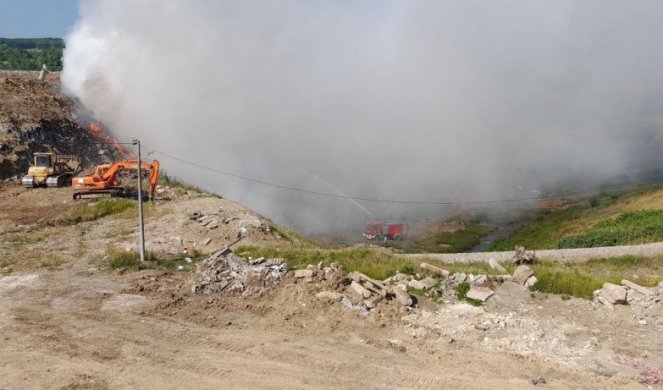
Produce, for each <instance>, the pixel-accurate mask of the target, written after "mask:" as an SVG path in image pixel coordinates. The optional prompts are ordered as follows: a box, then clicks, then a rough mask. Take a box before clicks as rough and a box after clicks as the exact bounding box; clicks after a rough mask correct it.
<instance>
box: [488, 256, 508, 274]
mask: <svg viewBox="0 0 663 390" xmlns="http://www.w3.org/2000/svg"><path fill="white" fill-rule="evenodd" d="M488 265H489V266H490V268H492V269H494V270H495V271H497V272H501V273H503V274H505V273H506V272H507V271H506V268H504V267H502V266H501V265H500V263H498V262H497V260H495V259H490V260H488Z"/></svg>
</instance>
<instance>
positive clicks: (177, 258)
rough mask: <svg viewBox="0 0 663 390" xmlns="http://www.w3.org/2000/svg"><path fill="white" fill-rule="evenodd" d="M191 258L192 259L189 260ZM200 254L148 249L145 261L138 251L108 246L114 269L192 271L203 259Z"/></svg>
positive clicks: (109, 259) (109, 262) (109, 258)
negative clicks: (165, 252)
mask: <svg viewBox="0 0 663 390" xmlns="http://www.w3.org/2000/svg"><path fill="white" fill-rule="evenodd" d="M187 259H190V261H187ZM202 260H203V258H202V257H200V256H186V255H158V254H156V253H154V252H151V251H148V252H147V253H145V262H141V261H140V255H139V253H138V252H134V251H126V250H123V249H119V248H114V247H109V248H108V266H109V267H110V268H113V269H120V268H123V269H130V270H134V271H137V270H143V269H165V270H169V271H187V272H188V271H192V270H194V269H195V265H196V263H199V262H200V261H202Z"/></svg>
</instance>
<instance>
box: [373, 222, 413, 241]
mask: <svg viewBox="0 0 663 390" xmlns="http://www.w3.org/2000/svg"><path fill="white" fill-rule="evenodd" d="M408 230H409V225H408V224H406V223H399V222H382V221H377V220H373V221H368V222H367V223H366V227H365V228H364V232H363V234H362V236H364V238H366V239H368V240H382V239H386V240H394V241H401V240H404V239H405V237H406V235H407V232H408Z"/></svg>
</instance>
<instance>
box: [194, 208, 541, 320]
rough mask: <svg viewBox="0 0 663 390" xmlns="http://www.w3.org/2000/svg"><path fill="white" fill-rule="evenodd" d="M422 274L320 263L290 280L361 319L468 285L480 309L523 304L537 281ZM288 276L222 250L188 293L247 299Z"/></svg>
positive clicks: (519, 276) (450, 298) (437, 271)
mask: <svg viewBox="0 0 663 390" xmlns="http://www.w3.org/2000/svg"><path fill="white" fill-rule="evenodd" d="M198 219H199V218H198ZM421 269H422V272H421V274H422V275H420V274H416V275H409V274H403V273H396V274H395V275H393V276H391V277H389V278H387V279H385V280H384V281H380V280H375V279H373V278H371V277H369V276H367V275H364V274H363V273H360V272H349V273H348V272H346V271H345V270H344V268H343V266H342V265H341V264H339V263H337V262H335V263H332V264H330V265H329V266H325V264H324V262H318V263H317V264H309V265H308V266H306V267H305V268H303V269H297V270H293V271H292V272H290V278H292V279H291V280H292V281H294V283H295V284H299V283H303V284H304V286H305V290H303V291H311V290H312V291H311V292H310V293H311V294H312V295H313V294H314V295H315V298H316V299H317V300H318V301H320V302H323V303H326V304H338V303H340V304H341V305H342V306H343V307H346V308H348V309H351V310H353V311H356V312H358V313H359V314H361V315H368V314H370V312H371V310H374V309H376V308H378V307H379V306H380V305H383V304H389V302H392V304H396V305H398V306H402V307H406V308H409V307H412V306H414V305H416V304H417V298H416V295H419V296H422V297H423V296H425V297H427V298H430V299H433V300H436V301H438V302H441V301H444V302H449V303H453V302H457V301H458V300H459V298H458V296H457V292H456V290H457V289H458V288H459V286H461V284H464V283H465V284H466V285H469V286H468V287H469V288H468V292H467V295H466V297H467V298H469V299H472V300H476V301H479V302H481V303H490V300H491V299H492V297H494V296H496V297H498V298H497V300H498V301H500V300H504V299H505V298H507V297H508V296H510V295H511V294H512V291H513V290H514V288H517V289H522V290H523V291H524V293H520V292H519V293H518V296H519V298H518V302H524V300H525V299H526V298H523V297H520V295H524V296H528V293H527V291H529V290H528V289H527V287H529V286H531V282H532V280H536V277H535V276H534V273H533V271H532V270H531V269H530V268H529V267H528V266H520V267H518V268H517V269H516V272H515V273H514V275H513V276H512V275H508V274H504V275H473V274H469V275H467V274H464V273H454V274H451V273H450V272H449V271H447V270H445V269H443V268H441V267H438V266H435V265H431V264H428V263H423V264H422V265H421ZM287 273H288V272H287V270H286V265H285V263H284V261H283V259H265V258H259V259H255V260H246V259H243V258H241V257H238V256H236V255H235V254H234V253H232V251H231V250H230V249H224V250H222V251H219V252H217V253H215V254H213V255H212V256H210V257H209V258H208V259H207V260H205V261H203V262H202V263H201V264H200V265H199V269H198V274H197V276H196V280H195V282H194V284H193V286H192V291H193V292H194V293H196V294H214V293H226V292H232V293H239V294H241V295H243V296H247V295H251V294H254V293H262V292H263V291H265V290H266V289H268V288H269V287H270V286H272V285H274V284H275V283H277V282H278V281H279V280H280V279H282V278H283V277H284V276H286V274H287ZM502 284H510V285H513V286H514V288H510V289H507V290H504V289H501V288H500V286H501V285H502ZM306 286H310V287H306ZM496 291H497V292H498V293H496ZM507 291H508V292H507ZM518 291H520V290H518ZM413 294H415V295H413Z"/></svg>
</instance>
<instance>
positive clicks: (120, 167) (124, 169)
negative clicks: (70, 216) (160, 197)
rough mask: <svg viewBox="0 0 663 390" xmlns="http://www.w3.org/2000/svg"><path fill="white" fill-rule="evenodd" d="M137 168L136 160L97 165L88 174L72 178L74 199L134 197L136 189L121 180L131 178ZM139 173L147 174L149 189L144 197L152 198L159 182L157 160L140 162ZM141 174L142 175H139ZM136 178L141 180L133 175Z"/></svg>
mask: <svg viewBox="0 0 663 390" xmlns="http://www.w3.org/2000/svg"><path fill="white" fill-rule="evenodd" d="M137 169H138V161H136V160H126V161H117V162H114V163H112V164H101V165H97V167H96V168H95V169H94V172H93V173H92V174H91V175H89V176H77V177H74V178H73V180H72V187H73V188H74V190H75V192H74V199H82V198H97V197H102V196H110V197H122V198H136V197H137V195H138V194H137V191H135V190H133V189H132V188H129V187H128V186H126V185H123V184H122V181H123V180H128V178H131V176H132V174H133V173H135V172H136V171H137ZM140 169H141V171H142V172H141V173H145V174H146V175H147V176H148V179H147V181H148V183H149V189H148V190H147V191H146V193H147V194H143V197H144V198H149V199H154V190H155V189H156V186H157V183H158V182H159V161H157V160H154V161H152V162H151V163H146V162H145V163H141V164H140ZM141 176H142V175H141ZM135 178H136V179H137V180H142V177H141V178H138V177H137V175H136V176H135Z"/></svg>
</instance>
